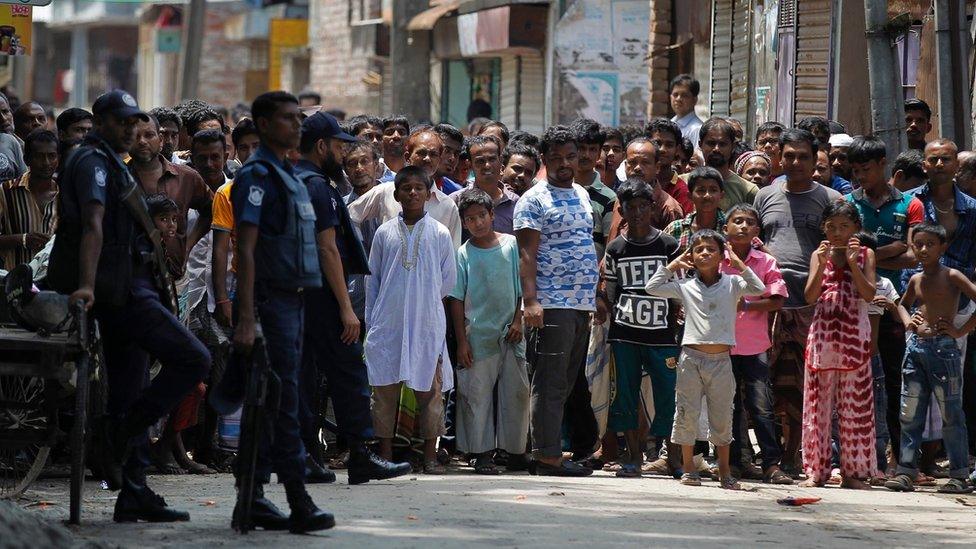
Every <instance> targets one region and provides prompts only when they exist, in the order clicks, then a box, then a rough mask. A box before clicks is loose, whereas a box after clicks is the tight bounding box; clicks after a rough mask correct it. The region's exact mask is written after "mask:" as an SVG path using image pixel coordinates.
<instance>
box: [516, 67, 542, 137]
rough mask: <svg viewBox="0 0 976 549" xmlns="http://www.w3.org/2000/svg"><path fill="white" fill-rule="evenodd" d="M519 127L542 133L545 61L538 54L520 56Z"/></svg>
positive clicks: (530, 131) (537, 133)
mask: <svg viewBox="0 0 976 549" xmlns="http://www.w3.org/2000/svg"><path fill="white" fill-rule="evenodd" d="M519 82H520V84H521V89H520V92H521V93H520V98H519V126H520V127H519V129H520V130H522V131H527V132H529V133H533V134H536V135H542V132H543V130H544V129H545V112H546V62H545V58H544V57H542V55H541V54H539V55H523V56H522V74H521V76H520V78H519Z"/></svg>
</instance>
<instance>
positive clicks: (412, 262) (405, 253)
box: [397, 218, 424, 271]
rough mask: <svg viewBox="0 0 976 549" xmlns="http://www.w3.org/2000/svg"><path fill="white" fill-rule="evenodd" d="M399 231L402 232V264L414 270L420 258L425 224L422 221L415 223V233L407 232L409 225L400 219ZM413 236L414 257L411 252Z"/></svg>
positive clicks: (409, 269) (407, 268) (405, 267)
mask: <svg viewBox="0 0 976 549" xmlns="http://www.w3.org/2000/svg"><path fill="white" fill-rule="evenodd" d="M397 232H399V233H400V265H402V266H403V268H404V269H406V270H408V271H412V270H413V269H414V268H415V267H416V266H417V262H418V261H419V260H420V237H421V236H422V234H423V232H424V224H423V223H421V222H420V221H418V222H417V224H416V225H414V228H413V233H412V234H407V225H406V224H405V223H404V222H403V219H402V218H401V219H400V223H398V224H397ZM411 236H413V239H414V240H413V259H411V257H410V256H411V254H410V237H411Z"/></svg>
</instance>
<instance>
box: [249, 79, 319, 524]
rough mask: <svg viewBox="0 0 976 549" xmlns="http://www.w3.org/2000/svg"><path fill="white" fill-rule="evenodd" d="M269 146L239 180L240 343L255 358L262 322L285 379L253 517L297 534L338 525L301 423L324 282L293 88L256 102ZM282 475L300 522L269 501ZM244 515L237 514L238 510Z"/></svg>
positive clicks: (263, 451)
mask: <svg viewBox="0 0 976 549" xmlns="http://www.w3.org/2000/svg"><path fill="white" fill-rule="evenodd" d="M251 115H252V117H253V119H254V123H255V125H256V126H257V129H258V135H259V137H260V140H261V144H260V145H259V146H258V148H257V150H256V151H255V152H254V153H253V154H252V155H251V157H250V158H249V159H248V161H247V163H245V164H244V166H243V167H241V168H240V169H239V170H238V171H237V174H236V176H235V181H234V186H233V188H232V190H231V204H232V205H233V208H234V223H235V225H236V231H237V250H236V253H237V303H236V305H237V311H238V312H237V323H236V329H235V331H234V346H235V350H236V351H237V352H238V353H239V354H243V355H246V354H248V353H249V352H250V350H251V347H252V346H253V344H254V339H255V332H256V323H257V320H258V319H260V323H261V329H262V331H263V334H264V340H265V343H266V346H267V353H268V360H269V364H270V367H271V369H272V370H274V372H275V373H276V374H277V375H278V377H279V378H280V380H281V393H280V400H279V407H278V412H277V417H275V418H273V419H272V421H271V423H272V428H273V429H274V444H273V445H269V444H268V443H267V441H268V439H267V438H264V439H263V443H262V446H261V447H260V448H259V450H258V461H257V469H256V472H255V473H256V474H255V478H256V482H255V487H256V489H255V493H254V494H252V498H253V499H252V501H253V505H252V509H253V511H252V515H251V520H252V521H253V524H254V525H255V526H257V527H261V528H264V529H266V530H274V529H283V528H288V529H289V530H290V531H291V532H293V533H304V532H311V531H315V530H324V529H327V528H331V527H332V526H334V525H335V519H334V518H333V516H332V515H331V514H330V513H326V512H325V511H322V510H320V509H319V508H318V507H316V505H315V503H313V502H312V498H311V497H310V496H309V495H308V492H306V490H305V448H304V446H303V444H302V437H301V430H300V422H299V413H298V407H299V370H300V366H301V351H302V324H303V320H304V317H303V315H304V311H303V308H304V303H303V302H304V299H303V297H304V296H303V290H304V289H305V288H317V287H320V286H321V285H322V274H321V271H320V270H319V261H318V254H317V250H316V245H315V213H314V210H313V208H312V204H311V203H310V202H309V198H308V192H307V191H306V189H305V186H304V185H303V184H302V183H301V181H299V179H298V178H297V177H296V176H295V171H294V168H293V167H292V166H291V164H290V163H289V162H288V160H287V159H286V154H287V153H288V151H289V150H294V149H297V148H298V144H299V138H300V129H301V118H300V111H299V108H298V99H297V98H295V96H293V95H291V94H289V93H286V92H280V91H276V92H268V93H264V94H262V95H260V96H258V97H257V98H256V99H255V100H254V103H253V104H252V106H251ZM272 468H273V469H274V471H275V473H276V474H277V476H278V481H279V482H281V483H283V484H284V485H285V492H286V494H287V497H288V505H289V507H290V508H291V516H289V517H287V518H286V517H284V515H283V514H282V513H281V512H280V511H279V510H278V509H277V508H276V507H275V506H274V504H272V503H271V502H270V501H268V500H267V499H266V498H264V493H263V490H262V485H263V484H266V483H267V482H269V481H270V478H271V470H272ZM235 515H236V510H235Z"/></svg>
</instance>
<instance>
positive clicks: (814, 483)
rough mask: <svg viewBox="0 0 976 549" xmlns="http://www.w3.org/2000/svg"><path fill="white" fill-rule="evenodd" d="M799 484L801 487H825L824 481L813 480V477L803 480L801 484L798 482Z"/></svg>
mask: <svg viewBox="0 0 976 549" xmlns="http://www.w3.org/2000/svg"><path fill="white" fill-rule="evenodd" d="M797 486H799V487H800V488H823V487H824V483H822V482H817V481H815V480H813V479H812V478H808V479H806V480H804V481H803V482H801V483H800V484H798V485H797Z"/></svg>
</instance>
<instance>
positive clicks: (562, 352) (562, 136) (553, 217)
mask: <svg viewBox="0 0 976 549" xmlns="http://www.w3.org/2000/svg"><path fill="white" fill-rule="evenodd" d="M539 149H540V152H541V153H542V160H543V163H544V164H545V166H546V172H547V173H548V181H547V182H546V184H544V185H543V184H541V183H540V184H538V185H535V186H533V187H531V188H530V189H529V190H528V191H526V192H525V194H523V195H522V198H521V199H520V200H519V201H518V204H516V206H515V220H514V228H515V236H516V238H517V239H518V246H519V256H520V276H521V279H522V290H523V302H524V304H525V317H524V318H525V325H526V327H527V328H528V329H529V331H530V332H529V339H528V355H529V356H528V359H529V362H530V363H531V364H532V369H533V371H534V372H535V373H534V375H533V376H532V400H531V409H532V452H533V455H534V457H535V461H534V462H533V463H532V465H531V466H530V469H529V471H530V472H531V473H533V474H540V475H553V476H587V475H590V474H592V473H593V471H592V470H590V469H588V468H586V467H583V466H581V465H579V464H577V463H574V462H572V461H569V460H563V458H562V423H563V407H564V405H565V403H566V398H567V397H568V396H569V393H570V390H571V389H572V386H573V383H574V381H575V380H576V376H577V375H578V373H579V368H580V366H581V365H582V364H583V361H584V359H585V357H586V348H587V343H588V341H589V333H590V313H592V312H593V311H594V310H595V308H596V307H595V299H596V283H597V276H598V273H597V258H596V251H595V249H594V247H593V208H592V206H591V205H590V198H589V196H588V195H587V193H586V190H585V189H583V187H581V186H579V185H577V184H575V183H574V182H573V179H574V175H575V171H576V169H577V165H578V160H579V153H578V150H577V146H576V140H575V137H574V135H573V133H572V132H571V131H570V130H569V128H567V127H565V126H554V127H552V128H549V129H548V130H546V133H545V135H543V137H542V144H541V146H540V147H539Z"/></svg>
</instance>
